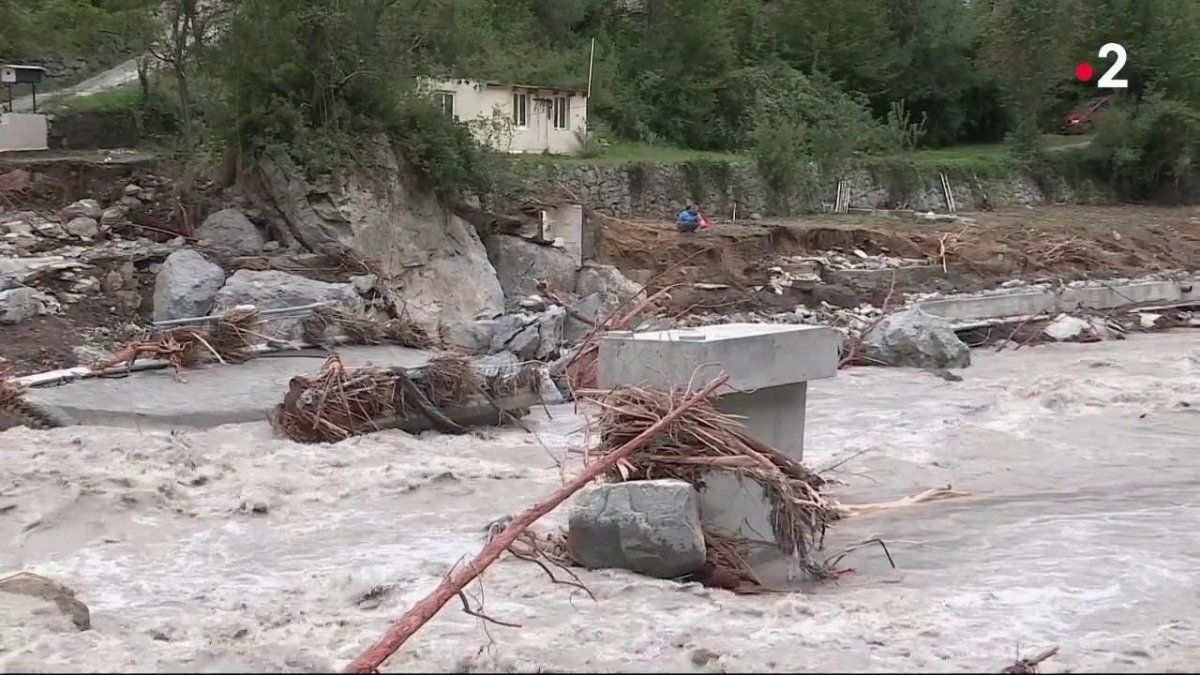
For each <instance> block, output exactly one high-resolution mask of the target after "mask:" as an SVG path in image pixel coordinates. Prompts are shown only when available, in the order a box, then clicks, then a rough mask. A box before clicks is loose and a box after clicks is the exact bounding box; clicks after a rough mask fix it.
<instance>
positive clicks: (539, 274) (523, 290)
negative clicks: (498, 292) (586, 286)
mask: <svg viewBox="0 0 1200 675" xmlns="http://www.w3.org/2000/svg"><path fill="white" fill-rule="evenodd" d="M485 243H486V244H487V252H488V258H489V259H490V260H491V261H492V265H493V266H495V268H496V275H497V277H498V278H499V279H500V287H501V288H503V289H504V296H505V297H506V298H508V300H509V301H510V302H512V303H516V302H518V301H519V300H520V299H521V298H525V297H528V296H530V295H534V294H536V293H537V292H538V289H537V284H538V281H545V282H547V283H548V284H549V285H550V288H551V289H552V290H553V291H554V292H555V293H560V294H561V293H574V292H575V272H576V266H575V262H574V261H573V260H572V259H571V255H570V254H569V253H567V252H566V251H564V250H563V249H561V248H554V247H552V246H542V245H540V244H535V243H533V242H531V241H528V240H526V239H522V238H521V237H513V236H509V235H503V234H498V235H493V236H491V237H488V239H487V241H486V242H485Z"/></svg>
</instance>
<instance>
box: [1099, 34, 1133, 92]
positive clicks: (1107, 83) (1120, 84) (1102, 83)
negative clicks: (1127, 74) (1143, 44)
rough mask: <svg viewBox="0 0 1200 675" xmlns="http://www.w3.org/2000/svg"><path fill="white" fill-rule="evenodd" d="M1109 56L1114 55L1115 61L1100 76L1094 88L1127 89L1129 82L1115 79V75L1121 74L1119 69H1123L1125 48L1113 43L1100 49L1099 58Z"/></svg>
mask: <svg viewBox="0 0 1200 675" xmlns="http://www.w3.org/2000/svg"><path fill="white" fill-rule="evenodd" d="M1109 54H1116V55H1117V60H1116V61H1115V62H1114V63H1113V64H1112V67H1111V68H1109V69H1108V71H1107V72H1105V73H1104V75H1101V76H1100V80H1099V81H1098V82H1096V86H1097V87H1100V88H1102V89H1128V88H1129V80H1125V79H1120V80H1118V79H1116V77H1117V75H1120V74H1121V69H1122V68H1124V67H1125V59H1126V56H1125V48H1124V47H1122V46H1121V45H1119V44H1117V43H1115V42H1110V43H1108V44H1106V45H1104V46H1103V47H1101V48H1100V58H1102V59H1105V58H1108V55H1109Z"/></svg>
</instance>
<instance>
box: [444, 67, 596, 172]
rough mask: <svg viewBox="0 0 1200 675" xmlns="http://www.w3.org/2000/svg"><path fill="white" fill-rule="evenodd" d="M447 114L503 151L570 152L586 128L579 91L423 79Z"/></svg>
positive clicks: (577, 148) (577, 146)
mask: <svg viewBox="0 0 1200 675" xmlns="http://www.w3.org/2000/svg"><path fill="white" fill-rule="evenodd" d="M423 86H424V87H425V88H426V89H427V90H428V91H429V92H430V93H431V94H432V95H433V96H434V100H436V101H437V103H438V104H439V105H440V106H441V108H442V111H443V112H444V113H445V115H446V116H447V117H451V118H453V119H456V120H460V121H462V122H464V123H466V124H467V126H468V127H470V128H471V131H472V132H473V133H474V134H475V137H476V138H477V139H479V142H481V143H484V144H485V145H490V146H491V147H493V148H495V149H497V150H500V151H502V152H513V153H524V152H536V153H541V152H550V153H553V154H561V155H573V154H576V153H578V152H579V151H580V150H582V149H583V139H584V136H585V134H587V94H586V93H584V92H582V91H573V90H569V89H555V88H553V87H534V86H527V85H520V84H500V83H496V82H476V81H474V80H426V81H424V82H423Z"/></svg>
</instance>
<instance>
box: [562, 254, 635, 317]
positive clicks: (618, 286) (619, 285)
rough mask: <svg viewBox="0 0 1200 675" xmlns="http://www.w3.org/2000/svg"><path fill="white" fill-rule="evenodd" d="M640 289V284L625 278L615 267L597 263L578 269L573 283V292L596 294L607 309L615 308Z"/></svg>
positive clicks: (585, 294)
mask: <svg viewBox="0 0 1200 675" xmlns="http://www.w3.org/2000/svg"><path fill="white" fill-rule="evenodd" d="M641 290H642V287H641V286H639V285H638V284H635V283H634V282H632V281H630V280H629V279H627V278H626V277H625V275H624V274H621V271H620V270H618V269H617V268H615V267H613V266H612V265H600V264H597V263H588V264H587V265H585V266H584V267H583V269H581V270H579V276H578V277H577V279H576V285H575V292H576V293H578V294H579V295H580V296H587V295H591V294H593V293H596V294H598V295H599V296H600V298H601V299H602V300H604V306H605V307H606V308H608V309H609V310H613V309H616V308H617V307H619V306H620V305H621V303H623V302H625V301H626V300H628V299H630V298H632V297H633V296H635V295H637V294H638V292H640V291H641Z"/></svg>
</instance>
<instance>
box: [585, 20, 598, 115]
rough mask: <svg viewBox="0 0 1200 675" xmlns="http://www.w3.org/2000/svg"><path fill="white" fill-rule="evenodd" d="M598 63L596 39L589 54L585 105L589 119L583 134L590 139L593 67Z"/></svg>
mask: <svg viewBox="0 0 1200 675" xmlns="http://www.w3.org/2000/svg"><path fill="white" fill-rule="evenodd" d="M595 63H596V38H592V51H591V53H590V54H588V86H587V101H586V103H585V104H584V109H583V110H584V112H585V113H586V117H587V119H585V120H584V125H585V126H584V127H583V134H584V137H588V136H590V135H591V133H592V66H593V65H594V64H595Z"/></svg>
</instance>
